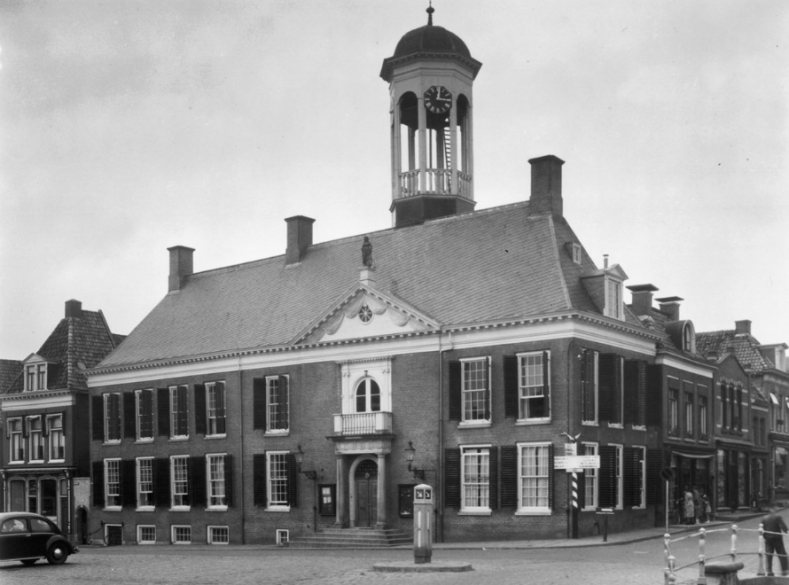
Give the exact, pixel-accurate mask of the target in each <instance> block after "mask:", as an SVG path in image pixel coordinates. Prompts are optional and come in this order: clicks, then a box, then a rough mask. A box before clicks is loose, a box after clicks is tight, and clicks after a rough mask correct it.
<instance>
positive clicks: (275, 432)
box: [264, 429, 290, 437]
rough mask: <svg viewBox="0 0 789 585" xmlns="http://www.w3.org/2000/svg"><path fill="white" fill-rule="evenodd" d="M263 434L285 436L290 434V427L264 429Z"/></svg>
mask: <svg viewBox="0 0 789 585" xmlns="http://www.w3.org/2000/svg"><path fill="white" fill-rule="evenodd" d="M264 434H265V435H266V436H267V437H287V436H288V435H290V429H285V430H273V431H266V432H265V433H264Z"/></svg>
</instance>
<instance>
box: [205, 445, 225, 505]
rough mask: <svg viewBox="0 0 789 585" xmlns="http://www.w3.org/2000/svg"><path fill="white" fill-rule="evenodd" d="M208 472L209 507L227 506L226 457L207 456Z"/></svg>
mask: <svg viewBox="0 0 789 585" xmlns="http://www.w3.org/2000/svg"><path fill="white" fill-rule="evenodd" d="M206 466H207V468H208V469H207V471H208V506H209V507H220V506H227V497H226V492H225V456H224V455H207V456H206Z"/></svg>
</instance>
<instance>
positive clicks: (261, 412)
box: [252, 378, 266, 506]
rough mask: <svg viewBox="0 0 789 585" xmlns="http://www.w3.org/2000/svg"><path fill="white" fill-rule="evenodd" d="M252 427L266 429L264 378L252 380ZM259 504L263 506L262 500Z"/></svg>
mask: <svg viewBox="0 0 789 585" xmlns="http://www.w3.org/2000/svg"><path fill="white" fill-rule="evenodd" d="M252 411H253V412H252V428H253V429H260V430H262V431H265V430H266V379H265V378H255V379H254V380H252ZM261 505H263V506H265V505H266V503H265V502H263V503H262V504H261Z"/></svg>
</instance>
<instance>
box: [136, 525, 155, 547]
mask: <svg viewBox="0 0 789 585" xmlns="http://www.w3.org/2000/svg"><path fill="white" fill-rule="evenodd" d="M144 530H153V540H151V539H143V531H144ZM137 544H147V545H149V544H156V525H155V524H138V525H137Z"/></svg>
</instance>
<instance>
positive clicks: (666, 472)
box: [660, 467, 674, 481]
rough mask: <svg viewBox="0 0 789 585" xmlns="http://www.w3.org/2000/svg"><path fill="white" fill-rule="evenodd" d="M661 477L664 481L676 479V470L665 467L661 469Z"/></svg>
mask: <svg viewBox="0 0 789 585" xmlns="http://www.w3.org/2000/svg"><path fill="white" fill-rule="evenodd" d="M660 477H661V478H662V479H663V481H672V480H673V479H674V470H673V469H671V468H670V467H664V468H663V469H661V470H660Z"/></svg>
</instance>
